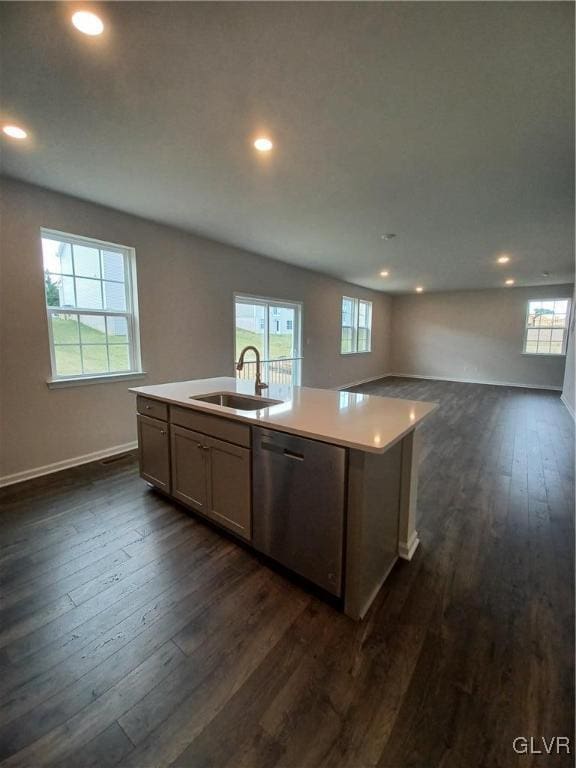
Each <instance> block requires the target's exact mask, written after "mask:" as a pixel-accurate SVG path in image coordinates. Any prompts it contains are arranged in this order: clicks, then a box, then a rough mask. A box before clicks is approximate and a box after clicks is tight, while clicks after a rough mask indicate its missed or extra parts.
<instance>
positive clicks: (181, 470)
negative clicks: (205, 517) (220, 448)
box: [170, 424, 209, 512]
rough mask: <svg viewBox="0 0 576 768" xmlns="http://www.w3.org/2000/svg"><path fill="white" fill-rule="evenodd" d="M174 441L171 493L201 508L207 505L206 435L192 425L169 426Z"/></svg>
mask: <svg viewBox="0 0 576 768" xmlns="http://www.w3.org/2000/svg"><path fill="white" fill-rule="evenodd" d="M170 438H171V443H172V495H173V496H174V497H175V498H176V499H179V500H180V501H182V502H184V504H188V505H190V506H192V507H194V509H197V510H198V511H199V512H206V511H207V508H208V504H207V493H208V460H209V457H208V453H209V451H208V446H207V444H206V440H207V438H206V437H205V436H204V435H201V434H200V433H198V432H192V430H190V429H183V428H182V427H177V426H176V425H174V424H172V425H171V426H170Z"/></svg>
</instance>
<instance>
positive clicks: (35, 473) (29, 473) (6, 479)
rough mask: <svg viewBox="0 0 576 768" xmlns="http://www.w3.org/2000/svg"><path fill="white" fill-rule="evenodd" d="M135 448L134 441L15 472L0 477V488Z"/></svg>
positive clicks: (135, 442)
mask: <svg viewBox="0 0 576 768" xmlns="http://www.w3.org/2000/svg"><path fill="white" fill-rule="evenodd" d="M137 447H138V442H137V441H136V440H134V441H133V442H131V443H124V445H114V446H112V447H111V448H105V449H104V450H102V451H94V452H93V453H85V454H84V455H83V456H75V457H74V458H73V459H64V461H55V462H54V464H44V466H43V467H36V468H35V469H26V470H24V471H23V472H15V473H14V474H13V475H4V476H3V477H0V488H4V487H5V486H6V485H14V483H21V482H23V481H24V480H32V479H33V478H34V477H42V476H43V475H51V474H52V473H53V472H60V471H61V470H63V469H70V467H79V466H80V465H81V464H89V463H90V462H91V461H99V460H100V459H106V458H108V457H109V456H117V455H118V454H119V453H128V451H133V450H134V449H135V448H137Z"/></svg>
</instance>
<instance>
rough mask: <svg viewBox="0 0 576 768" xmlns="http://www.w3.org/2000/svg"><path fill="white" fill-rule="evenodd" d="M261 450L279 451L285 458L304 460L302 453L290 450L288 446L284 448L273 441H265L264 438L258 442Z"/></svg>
mask: <svg viewBox="0 0 576 768" xmlns="http://www.w3.org/2000/svg"><path fill="white" fill-rule="evenodd" d="M260 446H261V448H262V450H263V451H271V452H272V453H279V454H280V455H281V456H285V457H286V458H287V459H294V461H304V454H303V453H297V452H296V451H290V450H289V449H288V448H284V446H282V445H276V444H275V443H265V442H264V440H262V442H261V443H260Z"/></svg>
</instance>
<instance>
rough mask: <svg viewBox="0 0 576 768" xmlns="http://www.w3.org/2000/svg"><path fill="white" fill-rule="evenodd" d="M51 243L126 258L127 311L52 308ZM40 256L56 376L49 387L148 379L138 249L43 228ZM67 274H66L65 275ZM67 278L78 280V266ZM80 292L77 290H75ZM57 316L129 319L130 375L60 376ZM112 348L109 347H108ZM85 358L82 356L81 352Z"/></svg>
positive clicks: (98, 280) (127, 372)
mask: <svg viewBox="0 0 576 768" xmlns="http://www.w3.org/2000/svg"><path fill="white" fill-rule="evenodd" d="M44 238H46V239H50V240H57V241H58V242H61V243H68V244H69V245H71V246H74V245H81V246H87V247H92V248H98V249H99V250H103V249H105V248H109V249H111V250H114V251H118V252H120V253H122V254H123V256H124V285H125V290H126V310H110V309H103V308H102V309H86V308H78V307H64V308H63V307H52V306H49V305H48V302H47V299H46V285H45V273H46V270H45V267H44V251H43V247H42V240H43V239H44ZM40 253H41V262H42V275H43V277H44V279H43V281H42V287H43V291H44V307H45V310H46V322H47V325H48V343H49V347H50V366H51V372H52V375H51V376H50V378H49V379H48V380H47V384H48V386H49V387H57V386H74V385H79V384H93V383H96V382H98V381H114V380H122V379H127V378H128V379H129V378H140V377H142V376H145V375H146V374H145V371H143V370H142V356H141V346H140V317H139V311H138V287H137V276H136V251H135V249H134V248H132V247H130V246H127V245H121V244H120V243H113V242H110V241H108V240H99V239H97V238H94V237H86V236H84V235H74V234H71V233H70V232H62V231H60V230H57V229H51V228H50V227H40ZM63 274H64V273H63ZM65 275H66V276H71V277H72V278H74V277H76V275H75V271H74V263H72V274H71V275H68V273H65ZM85 279H87V280H90V279H91V280H95V281H97V282H99V283H100V284H102V282H105V281H103V280H102V278H85ZM74 291H76V287H74ZM54 314H71V315H77V316H78V317H80V315H99V316H104V317H105V318H106V317H125V318H126V324H127V329H128V354H129V359H130V370H129V371H111V372H108V373H80V374H61V375H59V374H58V372H57V367H56V350H55V344H54V333H53V327H52V315H54ZM79 346H80V349H81V348H82V343H81V339H80V341H79ZM107 346H108V345H107ZM81 354H82V352H81Z"/></svg>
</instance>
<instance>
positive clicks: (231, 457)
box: [205, 437, 252, 540]
mask: <svg viewBox="0 0 576 768" xmlns="http://www.w3.org/2000/svg"><path fill="white" fill-rule="evenodd" d="M205 440H206V444H207V445H208V447H209V455H210V472H209V475H208V482H209V492H208V499H209V502H210V509H209V512H208V514H209V515H210V517H212V518H213V519H214V520H215V521H217V522H218V523H220V525H223V526H225V527H226V528H229V529H230V530H231V531H233V532H234V533H236V534H237V535H239V536H242V537H243V538H245V539H248V540H250V539H251V538H252V510H251V479H250V451H249V450H248V449H247V448H240V447H239V446H237V445H232V444H231V443H226V442H224V441H222V440H215V439H214V438H212V437H207V438H205Z"/></svg>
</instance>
